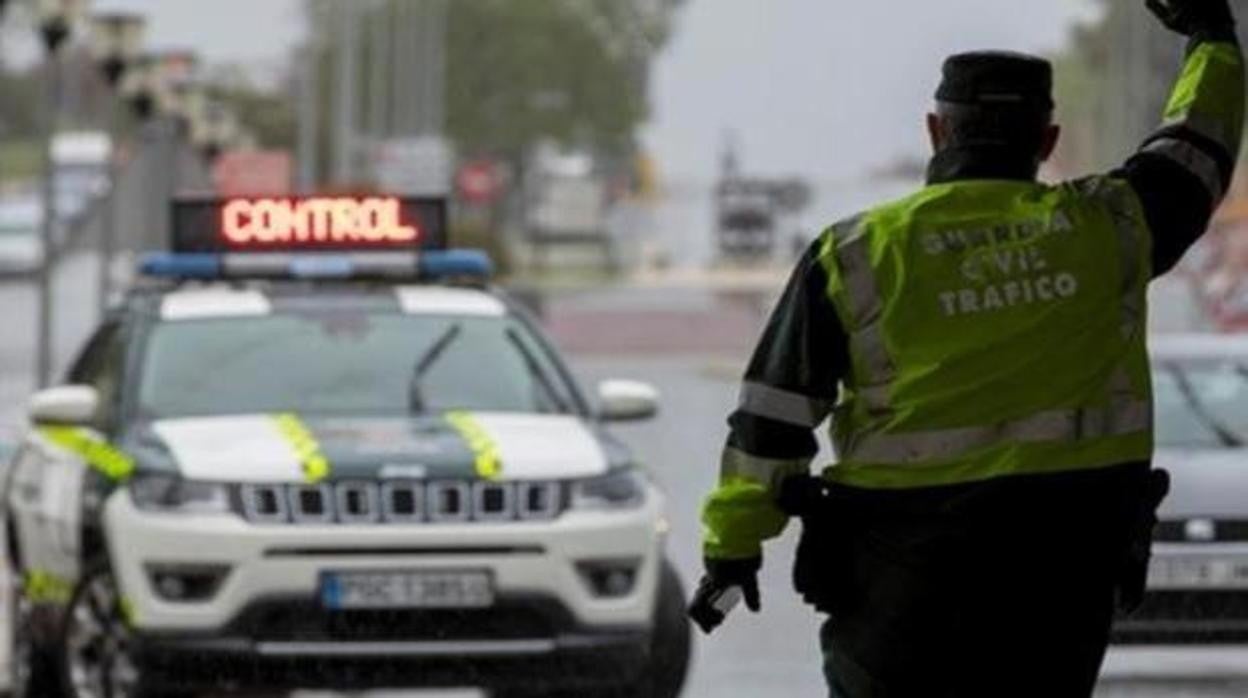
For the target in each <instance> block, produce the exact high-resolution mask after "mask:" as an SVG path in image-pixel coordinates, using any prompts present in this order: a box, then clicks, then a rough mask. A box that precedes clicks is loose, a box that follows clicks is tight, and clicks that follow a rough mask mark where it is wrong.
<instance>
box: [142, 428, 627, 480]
mask: <svg viewBox="0 0 1248 698" xmlns="http://www.w3.org/2000/svg"><path fill="white" fill-rule="evenodd" d="M463 414H465V415H467V418H466V419H457V420H454V421H455V424H452V421H451V420H448V419H447V418H445V417H442V416H428V417H424V416H422V417H412V418H406V417H404V418H337V417H304V418H301V419H299V420H298V423H299V424H300V427H301V428H300V429H298V430H296V434H295V435H294V436H293V437H292V433H291V430H290V429H289V428H286V429H283V428H282V425H281V422H280V420H279V418H278V417H277V416H276V415H265V414H259V415H238V416H228V417H196V418H185V419H167V420H159V421H155V422H150V423H147V424H144V425H141V426H139V427H137V428H136V429H135V430H134V431H133V433H132V434H131V435H130V436H129V437H128V438H126V439H125V441H124V443H123V445H124V447H125V448H126V450H127V451H129V452H130V453H132V454H133V455H134V457H135V459H136V461H137V462H138V464H139V467H140V469H141V470H145V471H148V472H151V471H175V472H177V473H179V474H181V475H182V476H183V477H186V478H188V479H192V480H201V481H224V482H299V481H302V480H304V479H306V478H305V474H304V463H305V461H306V460H307V457H308V455H309V453H313V454H315V453H317V452H319V453H320V454H322V455H323V456H324V457H325V459H326V460H327V461H328V463H329V478H330V479H335V480H340V479H352V478H364V479H376V478H385V479H399V478H410V479H438V478H475V477H477V476H478V473H477V469H476V462H477V456H478V454H479V453H480V452H481V450H482V449H483V448H487V447H488V448H491V449H493V452H494V453H495V454H496V456H497V460H498V462H499V463H500V470H501V477H502V478H503V479H507V480H552V479H570V478H582V477H591V476H594V475H600V474H602V473H605V472H607V471H608V470H609V469H610V468H612V467H615V466H617V465H619V464H620V462H621V461H626V460H627V457H628V456H627V453H626V452H625V451H624V449H623V447H622V446H620V444H619V443H618V442H615V441H614V440H612V439H611V438H609V437H608V436H607V435H606V434H605V433H603V432H602V430H601V429H599V428H598V427H597V425H595V424H593V423H590V422H587V421H586V420H584V419H582V418H580V417H575V416H565V415H532V414H512V413H490V412H470V413H463ZM465 424H467V428H466V427H465ZM457 425H458V426H457ZM299 433H302V434H303V435H305V436H304V438H300V436H299ZM306 437H310V439H309V438H306Z"/></svg>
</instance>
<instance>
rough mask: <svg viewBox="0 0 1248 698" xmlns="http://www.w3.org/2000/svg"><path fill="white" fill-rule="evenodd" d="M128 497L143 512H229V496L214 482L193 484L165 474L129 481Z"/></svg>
mask: <svg viewBox="0 0 1248 698" xmlns="http://www.w3.org/2000/svg"><path fill="white" fill-rule="evenodd" d="M130 497H131V499H133V500H134V504H135V506H137V507H138V508H140V509H143V510H144V511H159V512H165V513H178V514H220V513H224V512H228V511H229V510H230V493H229V489H228V487H227V486H226V485H224V484H222V483H218V482H194V481H192V480H183V479H182V478H179V477H172V476H169V475H141V476H139V477H136V478H135V479H133V480H131V481H130Z"/></svg>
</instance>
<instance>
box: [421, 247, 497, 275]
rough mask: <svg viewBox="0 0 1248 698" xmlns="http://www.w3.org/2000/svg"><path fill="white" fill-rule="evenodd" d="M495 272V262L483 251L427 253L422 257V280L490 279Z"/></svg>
mask: <svg viewBox="0 0 1248 698" xmlns="http://www.w3.org/2000/svg"><path fill="white" fill-rule="evenodd" d="M493 272H494V264H493V262H491V261H490V257H489V255H487V254H486V253H484V252H482V251H481V250H439V251H435V252H425V253H423V254H421V256H420V276H421V277H422V278H429V279H439V278H446V277H453V276H469V277H473V278H480V279H488V278H489V277H490V275H491V274H493Z"/></svg>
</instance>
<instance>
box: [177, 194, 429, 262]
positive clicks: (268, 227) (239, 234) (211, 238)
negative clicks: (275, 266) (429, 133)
mask: <svg viewBox="0 0 1248 698" xmlns="http://www.w3.org/2000/svg"><path fill="white" fill-rule="evenodd" d="M173 221H174V229H173V240H172V243H173V244H172V250H173V251H174V252H179V253H188V252H191V253H205V252H208V253H218V252H237V253H247V252H343V251H365V250H372V251H387V250H388V251H405V252H411V251H416V250H431V249H434V250H436V249H445V247H446V227H447V226H446V203H445V201H443V200H441V199H424V198H404V197H397V196H375V195H365V196H337V195H334V196H307V197H286V196H283V197H234V198H228V199H179V200H177V201H175V202H174V205H173Z"/></svg>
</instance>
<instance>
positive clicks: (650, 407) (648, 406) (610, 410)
mask: <svg viewBox="0 0 1248 698" xmlns="http://www.w3.org/2000/svg"><path fill="white" fill-rule="evenodd" d="M598 405H599V412H598V416H599V417H601V418H602V420H603V421H605V422H632V421H638V420H642V419H649V418H651V417H653V416H654V415H656V414H658V412H659V391H657V390H655V389H654V387H653V386H650V385H648V384H646V383H639V382H637V381H626V380H608V381H603V382H602V383H599V384H598Z"/></svg>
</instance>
